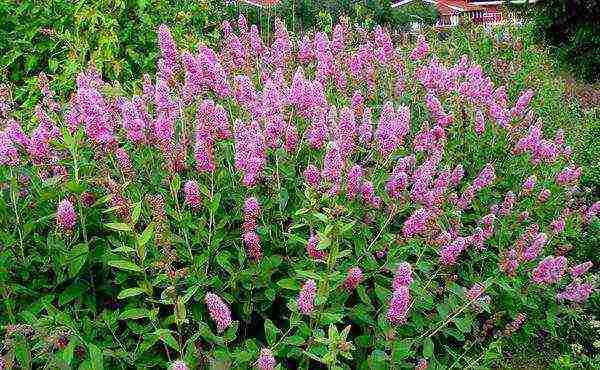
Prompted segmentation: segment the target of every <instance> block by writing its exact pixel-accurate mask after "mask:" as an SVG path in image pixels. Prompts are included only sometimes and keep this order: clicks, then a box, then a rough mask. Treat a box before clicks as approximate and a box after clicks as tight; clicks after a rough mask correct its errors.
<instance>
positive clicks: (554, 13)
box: [531, 0, 600, 82]
mask: <svg viewBox="0 0 600 370" xmlns="http://www.w3.org/2000/svg"><path fill="white" fill-rule="evenodd" d="M531 13H532V15H533V19H534V20H535V22H536V24H537V28H538V32H539V35H540V36H542V37H543V38H544V39H545V40H546V41H547V42H548V43H549V44H550V45H554V46H556V47H557V48H556V52H557V54H558V58H559V60H561V61H562V63H563V65H565V66H567V67H568V68H569V69H571V70H572V71H573V72H574V73H575V74H576V75H577V76H578V77H580V78H583V79H586V80H588V81H596V82H598V81H600V26H599V25H600V1H597V0H544V1H540V2H538V4H536V6H535V7H534V8H532V12H531Z"/></svg>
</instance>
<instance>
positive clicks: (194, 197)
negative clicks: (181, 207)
mask: <svg viewBox="0 0 600 370" xmlns="http://www.w3.org/2000/svg"><path fill="white" fill-rule="evenodd" d="M183 194H184V195H185V204H187V205H188V206H190V207H191V208H192V209H198V208H199V207H200V190H199V189H198V183H197V182H196V181H195V180H188V181H186V182H185V184H184V185H183Z"/></svg>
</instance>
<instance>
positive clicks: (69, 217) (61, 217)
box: [56, 199, 77, 232]
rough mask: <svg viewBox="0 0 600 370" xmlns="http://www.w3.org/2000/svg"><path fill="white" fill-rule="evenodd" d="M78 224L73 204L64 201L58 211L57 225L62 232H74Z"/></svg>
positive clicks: (66, 200)
mask: <svg viewBox="0 0 600 370" xmlns="http://www.w3.org/2000/svg"><path fill="white" fill-rule="evenodd" d="M76 222H77V214H76V213H75V209H74V208H73V204H72V203H71V201H69V200H68V199H64V200H63V201H61V202H60V203H59V204H58V209H57V210H56V224H57V225H58V228H59V229H60V230H62V231H67V232H68V231H72V230H73V228H74V227H75V224H76Z"/></svg>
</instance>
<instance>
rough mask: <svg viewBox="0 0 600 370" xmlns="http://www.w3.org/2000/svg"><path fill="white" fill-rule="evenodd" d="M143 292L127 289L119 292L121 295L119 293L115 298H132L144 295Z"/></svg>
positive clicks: (140, 289)
mask: <svg viewBox="0 0 600 370" xmlns="http://www.w3.org/2000/svg"><path fill="white" fill-rule="evenodd" d="M144 292H145V290H144V289H142V288H128V289H124V290H122V291H121V293H119V295H118V296H117V298H118V299H125V298H129V297H133V296H136V295H139V294H142V293H144Z"/></svg>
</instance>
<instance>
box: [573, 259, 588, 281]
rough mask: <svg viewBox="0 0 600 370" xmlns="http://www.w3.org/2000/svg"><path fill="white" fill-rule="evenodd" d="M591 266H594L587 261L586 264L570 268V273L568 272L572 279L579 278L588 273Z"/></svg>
mask: <svg viewBox="0 0 600 370" xmlns="http://www.w3.org/2000/svg"><path fill="white" fill-rule="evenodd" d="M593 265H594V264H593V263H592V261H587V262H584V263H581V264H579V265H577V266H573V267H571V271H570V273H571V277H573V278H577V277H580V276H581V275H583V274H585V273H586V272H588V270H589V269H591V268H592V266H593Z"/></svg>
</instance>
